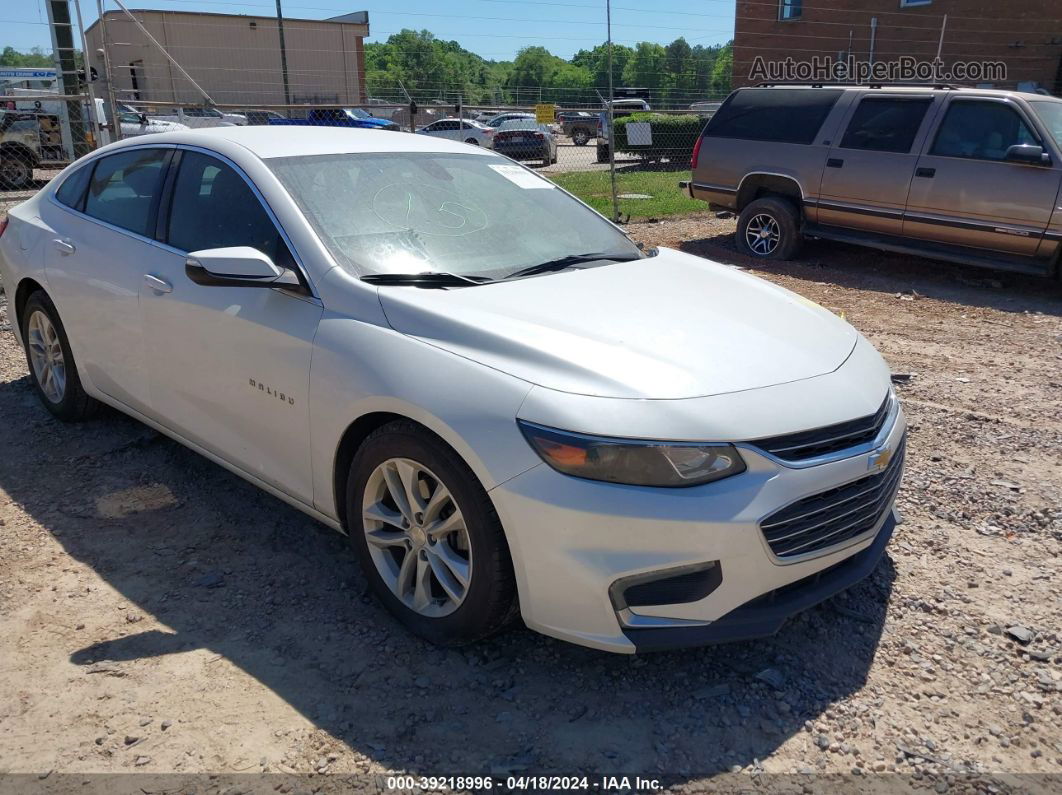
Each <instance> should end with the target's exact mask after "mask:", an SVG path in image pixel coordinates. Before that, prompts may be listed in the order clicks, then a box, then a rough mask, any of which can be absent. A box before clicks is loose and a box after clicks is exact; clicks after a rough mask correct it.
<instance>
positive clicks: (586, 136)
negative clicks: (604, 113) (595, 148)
mask: <svg viewBox="0 0 1062 795" xmlns="http://www.w3.org/2000/svg"><path fill="white" fill-rule="evenodd" d="M589 142H590V133H588V132H587V131H586V130H572V143H573V144H575V145H576V146H586V145H587V144H588V143H589Z"/></svg>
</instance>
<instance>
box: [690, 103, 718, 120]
mask: <svg viewBox="0 0 1062 795" xmlns="http://www.w3.org/2000/svg"><path fill="white" fill-rule="evenodd" d="M722 104H723V101H722V100H704V101H703V102H694V103H692V104H691V105H690V110H692V111H693V112H694V113H696V114H697V115H698V116H700V117H702V118H705V119H710V118H712V116H713V115H714V114H715V112H716V111H717V110H719V108H720V107H721V106H722Z"/></svg>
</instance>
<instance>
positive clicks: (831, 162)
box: [826, 157, 844, 168]
mask: <svg viewBox="0 0 1062 795" xmlns="http://www.w3.org/2000/svg"><path fill="white" fill-rule="evenodd" d="M843 165H844V161H843V160H841V158H839V157H831V158H829V159H828V160H827V161H826V168H840V167H841V166H843Z"/></svg>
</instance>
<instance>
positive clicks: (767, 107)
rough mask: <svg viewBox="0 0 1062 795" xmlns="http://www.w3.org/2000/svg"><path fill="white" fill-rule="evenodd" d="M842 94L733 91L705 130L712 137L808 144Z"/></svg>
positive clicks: (789, 90) (799, 90) (826, 91)
mask: <svg viewBox="0 0 1062 795" xmlns="http://www.w3.org/2000/svg"><path fill="white" fill-rule="evenodd" d="M841 93H842V92H841V91H837V90H830V89H820V88H806V89H805V88H796V89H794V88H752V89H747V90H744V91H735V92H734V93H733V94H731V95H730V97H729V99H727V101H726V102H724V103H723V106H722V107H721V108H719V110H718V111H716V114H715V115H714V116H713V117H712V120H711V121H710V122H708V126H707V127H705V130H704V134H705V136H707V137H712V138H743V139H745V140H749V141H777V142H779V143H790V144H810V143H811V142H812V141H814V140H815V136H816V135H817V134H818V132H819V128H820V127H821V126H822V123H823V122H824V121H825V120H826V116H827V115H828V114H829V112H830V109H831V108H833V106H834V103H835V102H837V98H838V97H840V96H841Z"/></svg>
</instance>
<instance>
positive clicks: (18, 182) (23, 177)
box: [0, 149, 35, 190]
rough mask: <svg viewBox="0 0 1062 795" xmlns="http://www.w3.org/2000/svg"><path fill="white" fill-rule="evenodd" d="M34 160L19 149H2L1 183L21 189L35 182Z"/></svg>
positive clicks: (0, 157) (0, 162)
mask: <svg viewBox="0 0 1062 795" xmlns="http://www.w3.org/2000/svg"><path fill="white" fill-rule="evenodd" d="M34 165H35V164H34V162H33V161H32V160H30V159H29V157H28V156H27V155H25V154H23V153H22V152H21V151H20V150H17V149H4V150H0V185H2V186H4V187H5V188H15V189H16V190H21V189H23V188H28V187H30V186H31V185H32V184H33V168H34Z"/></svg>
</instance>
